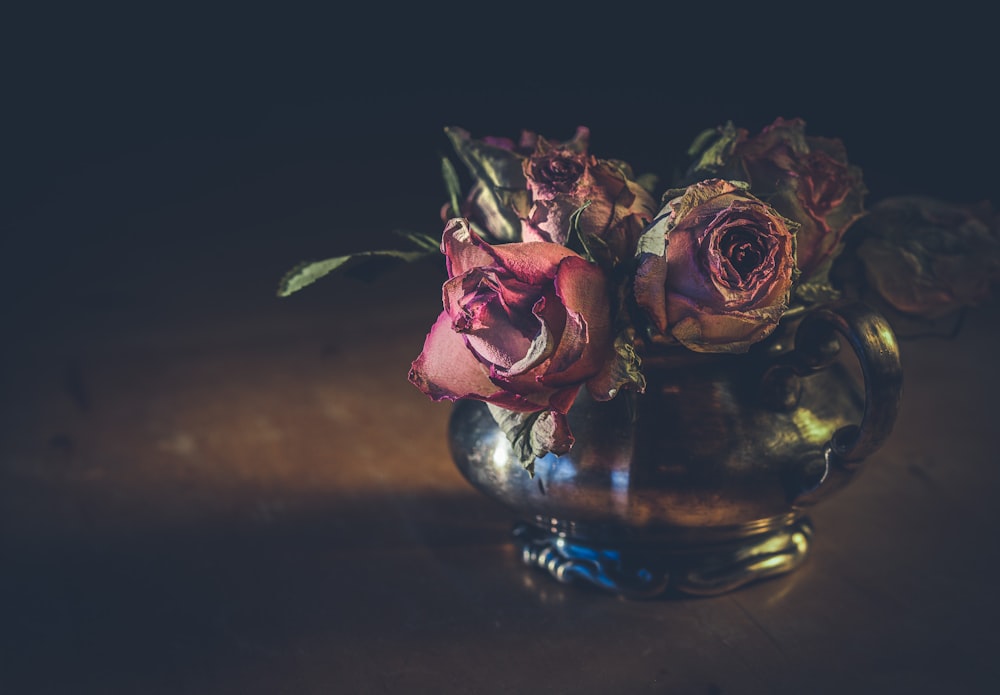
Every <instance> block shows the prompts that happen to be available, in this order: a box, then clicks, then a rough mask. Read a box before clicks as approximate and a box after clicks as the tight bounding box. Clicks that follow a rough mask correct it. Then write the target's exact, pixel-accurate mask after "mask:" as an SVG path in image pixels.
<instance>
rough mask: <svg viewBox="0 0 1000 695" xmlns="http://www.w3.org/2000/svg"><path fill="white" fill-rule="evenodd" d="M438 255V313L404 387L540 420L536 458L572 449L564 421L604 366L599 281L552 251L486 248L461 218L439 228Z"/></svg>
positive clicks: (523, 246) (606, 327) (607, 337)
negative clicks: (444, 276)
mask: <svg viewBox="0 0 1000 695" xmlns="http://www.w3.org/2000/svg"><path fill="white" fill-rule="evenodd" d="M441 250H442V251H443V252H444V253H445V255H446V257H447V267H448V277H449V280H448V281H447V282H445V284H444V286H443V288H442V294H443V304H444V311H442V312H441V314H440V316H439V317H438V319H437V322H436V323H435V324H434V326H433V327H432V328H431V330H430V333H429V334H428V335H427V339H426V341H425V343H424V348H423V352H421V354H420V356H419V357H418V358H417V359H416V360H415V361H414V362H413V366H412V369H411V370H410V381H411V382H412V383H413V384H414V385H415V386H416V387H417V388H419V389H420V390H421V391H423V392H424V393H426V394H427V395H428V396H430V397H431V398H433V399H434V400H436V401H440V400H451V401H454V400H457V399H460V398H471V399H476V400H481V401H485V402H487V403H490V404H493V405H496V406H500V407H502V408H505V409H507V410H512V411H517V412H522V413H535V412H541V411H545V412H546V414H547V417H546V422H547V423H548V425H547V430H546V432H545V437H546V441H545V442H544V449H545V450H548V451H553V452H555V453H565V452H566V451H567V450H568V449H569V447H570V445H571V444H572V437H571V434H570V432H569V427H568V425H567V423H566V418H565V413H566V412H567V411H568V410H569V408H570V406H571V405H572V403H573V400H574V399H575V398H576V395H577V393H578V391H579V390H580V387H581V386H582V385H583V384H584V383H585V382H587V381H588V380H589V379H591V378H593V377H595V376H597V375H598V374H599V373H600V372H601V370H603V369H605V367H606V366H607V364H608V362H609V360H610V357H611V351H612V336H611V329H610V323H611V316H610V303H609V299H608V290H607V287H606V283H605V280H604V275H603V273H602V271H601V270H600V269H599V268H598V267H597V266H596V265H594V264H593V263H590V262H588V261H586V260H585V259H583V258H581V257H580V256H579V255H577V254H576V253H574V252H573V251H572V250H570V249H568V248H566V247H565V246H560V245H558V244H550V243H544V242H530V243H512V244H499V245H496V246H491V245H490V244H488V243H486V242H485V241H483V240H482V239H480V238H479V237H478V236H477V235H476V234H475V233H474V232H473V231H472V230H471V228H470V226H469V223H468V221H467V220H465V219H462V218H457V219H453V220H451V221H449V222H448V225H447V226H446V227H445V230H444V235H443V238H442V241H441Z"/></svg>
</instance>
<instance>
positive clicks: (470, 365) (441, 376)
mask: <svg viewBox="0 0 1000 695" xmlns="http://www.w3.org/2000/svg"><path fill="white" fill-rule="evenodd" d="M409 379H410V382H411V383H412V384H413V385H414V386H416V387H417V388H418V389H420V390H421V391H423V392H424V393H425V394H427V395H428V396H430V397H431V398H432V399H433V400H435V401H444V400H447V401H455V400H458V399H459V398H472V399H475V400H480V401H489V402H491V403H496V404H497V405H502V406H503V407H505V408H509V409H510V410H517V411H522V412H531V411H535V410H539V409H540V408H542V407H545V406H547V405H548V398H544V399H540V400H541V403H538V402H533V401H532V400H531V399H529V398H526V397H524V396H522V395H519V394H515V393H510V392H507V391H505V390H504V389H503V388H501V387H500V386H498V385H497V384H495V383H493V381H491V380H490V377H489V368H488V367H486V366H485V365H484V364H482V363H481V362H480V361H479V360H477V359H476V358H475V356H474V355H473V354H472V352H470V350H469V347H468V345H467V344H466V341H465V337H464V336H462V335H461V334H460V333H456V332H455V331H454V330H452V320H451V317H450V316H448V314H447V313H446V312H442V313H441V314H440V315H439V316H438V319H437V321H436V322H435V323H434V325H433V326H432V327H431V330H430V332H429V333H428V334H427V338H426V339H425V341H424V349H423V351H422V352H421V353H420V356H419V357H417V359H416V360H414V362H413V365H412V366H411V368H410V374H409Z"/></svg>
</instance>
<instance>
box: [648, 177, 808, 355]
mask: <svg viewBox="0 0 1000 695" xmlns="http://www.w3.org/2000/svg"><path fill="white" fill-rule="evenodd" d="M672 194H676V195H675V197H672V198H670V199H669V201H668V202H667V204H666V205H665V206H664V207H663V209H662V210H661V211H660V213H659V214H658V215H657V217H656V220H655V221H654V223H653V225H652V226H651V227H650V228H649V229H648V230H647V232H646V233H645V234H644V235H643V237H642V239H641V240H640V242H639V244H640V251H639V254H638V266H637V271H636V277H635V298H636V301H637V302H638V304H639V306H640V307H641V308H642V309H643V310H644V311H645V312H646V314H647V315H648V316H649V318H650V320H651V322H652V324H653V326H654V327H655V328H656V329H657V330H658V331H659V332H660V333H662V334H667V333H669V334H670V335H673V337H674V338H676V339H677V340H678V341H679V342H680V343H681V344H683V345H684V346H685V347H687V348H689V349H691V350H694V351H697V352H733V353H736V352H746V351H747V350H748V349H749V348H750V346H751V345H752V344H754V343H756V342H758V341H760V340H762V339H763V338H765V337H766V336H768V335H769V334H770V333H771V332H772V331H773V330H774V328H775V327H776V326H777V325H778V321H779V320H780V319H781V317H782V315H783V314H784V312H785V309H786V308H787V307H788V301H789V295H790V290H791V286H792V280H793V277H794V275H795V247H794V234H793V231H792V230H791V229H790V228H789V224H788V222H787V221H786V220H785V219H784V218H782V216H781V215H779V214H778V213H777V212H776V211H775V210H774V209H773V208H771V207H770V206H769V205H767V204H766V203H764V202H762V201H760V200H758V199H757V198H755V197H753V196H752V195H750V194H749V193H747V192H746V190H745V189H744V188H743V187H741V186H740V185H737V184H735V183H733V182H730V181H725V180H722V179H709V180H706V181H702V182H699V183H696V184H693V185H691V186H688V187H687V188H686V189H682V190H677V191H669V192H668V193H667V195H666V196H664V197H665V199H666V198H667V196H670V195H672Z"/></svg>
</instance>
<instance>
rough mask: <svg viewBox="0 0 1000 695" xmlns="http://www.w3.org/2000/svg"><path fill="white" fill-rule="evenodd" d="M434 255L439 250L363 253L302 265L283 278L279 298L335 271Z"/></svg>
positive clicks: (416, 259)
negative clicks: (372, 263) (367, 264)
mask: <svg viewBox="0 0 1000 695" xmlns="http://www.w3.org/2000/svg"><path fill="white" fill-rule="evenodd" d="M432 253H437V248H435V249H434V250H433V251H430V250H427V251H391V250H385V251H361V252H360V253H352V254H349V255H347V256H337V257H335V258H327V259H326V260H323V261H309V262H306V263H301V264H299V265H297V266H295V267H294V268H292V269H291V270H290V271H288V272H287V273H285V276H284V277H282V278H281V281H280V282H279V283H278V296H279V297H287V296H289V295H290V294H294V293H295V292H298V291H299V290H301V289H302V288H303V287H307V286H309V285H311V284H313V283H314V282H316V281H317V280H319V279H320V278H322V277H325V276H327V275H329V274H330V273H332V272H333V271H335V270H347V269H349V268H353V267H357V266H360V265H363V264H366V263H370V262H372V261H377V260H382V261H390V262H391V263H393V264H395V263H397V262H407V263H409V262H413V261H418V260H420V259H421V258H426V257H428V256H430V255H432Z"/></svg>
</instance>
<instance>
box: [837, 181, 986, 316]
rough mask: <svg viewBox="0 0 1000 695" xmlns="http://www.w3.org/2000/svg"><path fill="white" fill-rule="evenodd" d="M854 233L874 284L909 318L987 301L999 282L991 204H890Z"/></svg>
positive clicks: (902, 199) (900, 200)
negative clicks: (908, 315)
mask: <svg viewBox="0 0 1000 695" xmlns="http://www.w3.org/2000/svg"><path fill="white" fill-rule="evenodd" d="M853 234H857V237H858V238H859V239H860V240H861V241H860V246H859V247H858V257H859V258H860V259H861V262H862V264H863V265H864V268H865V276H866V278H867V281H868V283H869V284H870V285H871V286H872V287H873V288H874V289H875V291H876V292H877V293H878V294H879V295H880V296H881V297H882V298H883V299H885V300H886V301H887V302H888V303H889V304H890V305H892V306H893V307H894V308H895V309H897V310H899V311H901V312H904V313H906V314H911V315H914V316H920V317H924V318H928V319H937V318H942V317H944V316H947V315H948V314H951V313H953V312H955V311H957V310H958V309H960V308H962V307H966V306H975V305H977V304H980V303H981V302H983V301H985V300H987V299H989V297H990V294H991V287H992V286H993V285H994V284H995V283H997V282H1000V218H998V217H996V216H994V214H993V212H992V209H991V206H989V205H988V204H982V205H977V206H972V205H959V204H954V203H948V202H945V201H942V200H936V199H933V198H927V197H920V196H899V197H895V198H887V199H885V200H883V201H881V202H880V203H879V204H878V205H876V206H875V207H874V208H872V211H871V212H870V213H869V215H868V216H867V217H865V219H863V220H862V221H861V222H859V223H858V226H857V227H856V229H855V230H852V235H853Z"/></svg>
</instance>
